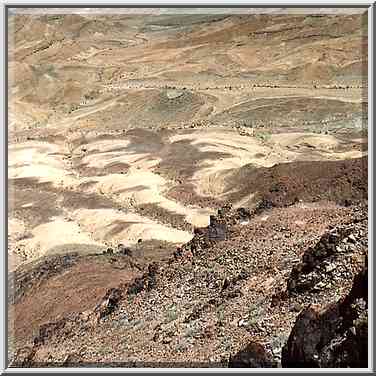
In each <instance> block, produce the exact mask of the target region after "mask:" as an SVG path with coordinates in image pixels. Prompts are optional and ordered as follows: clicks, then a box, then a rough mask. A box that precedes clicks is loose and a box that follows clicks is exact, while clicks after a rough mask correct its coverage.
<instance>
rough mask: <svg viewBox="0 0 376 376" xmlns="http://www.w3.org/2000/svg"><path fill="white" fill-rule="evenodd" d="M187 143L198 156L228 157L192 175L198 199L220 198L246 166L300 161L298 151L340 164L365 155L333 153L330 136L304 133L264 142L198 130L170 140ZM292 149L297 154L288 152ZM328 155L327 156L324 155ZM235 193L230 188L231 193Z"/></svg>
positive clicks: (336, 142)
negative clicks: (237, 171) (307, 150)
mask: <svg viewBox="0 0 376 376" xmlns="http://www.w3.org/2000/svg"><path fill="white" fill-rule="evenodd" d="M181 140H190V141H191V143H192V145H195V146H196V147H198V148H199V150H200V151H202V152H208V151H210V152H218V153H220V152H223V153H227V154H230V155H232V156H230V157H223V158H218V159H215V160H206V161H202V162H201V165H204V166H205V168H202V169H199V170H198V171H196V172H195V174H194V175H193V178H192V182H193V183H194V185H195V191H196V193H197V194H199V195H203V196H212V197H222V196H224V195H226V194H228V193H230V192H226V191H225V189H226V188H227V187H228V181H229V180H230V179H231V175H232V173H233V172H234V170H235V169H238V168H240V167H242V166H244V165H246V164H253V165H255V166H260V167H261V166H262V167H272V166H273V165H275V164H276V163H285V162H291V161H298V160H303V159H304V155H303V154H302V153H300V152H299V148H301V147H307V146H308V147H311V148H312V150H314V151H315V154H314V155H312V160H340V159H351V158H359V157H361V156H363V155H365V153H362V152H360V151H356V150H354V151H353V150H351V151H348V152H334V151H333V149H334V148H336V147H337V146H339V145H340V141H339V140H338V139H337V138H336V137H334V136H332V135H318V134H314V133H312V134H307V133H282V134H275V135H270V138H269V139H268V140H267V141H266V142H262V141H261V140H259V139H258V138H257V137H245V136H240V135H239V134H238V133H237V132H235V131H233V130H223V129H215V128H213V129H210V130H199V131H195V132H192V133H187V134H177V135H174V136H172V137H171V138H170V141H171V142H176V141H181ZM291 147H296V149H297V150H293V149H292V150H291V149H289V148H291ZM328 152H330V153H328ZM234 190H236V187H234V189H233V191H234ZM251 199H252V197H248V198H247V200H251Z"/></svg>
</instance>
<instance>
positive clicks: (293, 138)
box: [270, 132, 340, 150]
mask: <svg viewBox="0 0 376 376" xmlns="http://www.w3.org/2000/svg"><path fill="white" fill-rule="evenodd" d="M270 141H271V142H273V143H275V144H276V145H279V146H282V147H291V146H297V147H299V146H305V145H309V146H311V147H313V148H316V149H326V150H331V149H334V148H336V147H338V146H339V145H340V141H339V140H338V139H337V138H336V137H335V136H333V135H321V134H315V133H298V132H297V133H281V134H273V135H271V136H270Z"/></svg>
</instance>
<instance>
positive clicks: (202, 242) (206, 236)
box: [174, 205, 236, 259]
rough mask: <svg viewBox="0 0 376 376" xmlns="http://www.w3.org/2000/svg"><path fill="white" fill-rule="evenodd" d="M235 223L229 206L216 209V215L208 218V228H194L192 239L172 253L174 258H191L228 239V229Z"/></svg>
mask: <svg viewBox="0 0 376 376" xmlns="http://www.w3.org/2000/svg"><path fill="white" fill-rule="evenodd" d="M234 223H236V219H235V217H234V215H233V211H232V207H231V205H227V206H226V205H225V206H223V207H222V208H220V209H218V213H217V215H211V216H210V217H209V226H207V227H197V228H194V230H193V233H194V237H193V238H192V239H191V240H190V241H189V242H188V243H186V244H184V245H183V246H182V247H179V248H177V250H176V251H175V252H174V258H175V259H177V258H179V257H193V256H195V255H199V254H200V253H201V252H202V251H204V250H205V249H208V248H210V247H212V246H213V245H214V244H215V243H216V242H219V241H223V240H226V239H228V237H229V228H230V227H231V225H233V224H234Z"/></svg>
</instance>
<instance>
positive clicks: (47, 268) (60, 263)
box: [8, 253, 80, 304]
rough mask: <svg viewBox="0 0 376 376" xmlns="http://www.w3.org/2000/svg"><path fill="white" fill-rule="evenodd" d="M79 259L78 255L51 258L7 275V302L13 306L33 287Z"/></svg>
mask: <svg viewBox="0 0 376 376" xmlns="http://www.w3.org/2000/svg"><path fill="white" fill-rule="evenodd" d="M79 257H80V256H79V255H78V253H71V254H66V255H63V256H61V255H57V256H52V257H49V258H46V259H43V260H41V261H39V262H38V263H37V264H36V265H31V267H25V268H18V269H17V270H15V271H14V272H11V273H9V275H8V281H9V291H8V299H9V302H10V303H11V304H15V303H16V302H17V301H19V299H20V298H22V297H23V296H24V295H25V294H26V292H27V291H29V290H30V289H32V288H33V287H35V286H39V285H40V284H41V283H42V282H43V281H44V280H47V279H49V278H51V277H52V276H53V275H56V274H59V273H61V272H62V271H63V270H65V269H67V268H70V267H72V266H73V265H75V264H76V262H77V260H78V259H79Z"/></svg>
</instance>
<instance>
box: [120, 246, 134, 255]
mask: <svg viewBox="0 0 376 376" xmlns="http://www.w3.org/2000/svg"><path fill="white" fill-rule="evenodd" d="M117 249H118V252H119V253H120V254H121V255H125V256H132V254H133V252H132V250H131V249H130V248H128V247H125V246H124V244H118V247H117Z"/></svg>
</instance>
